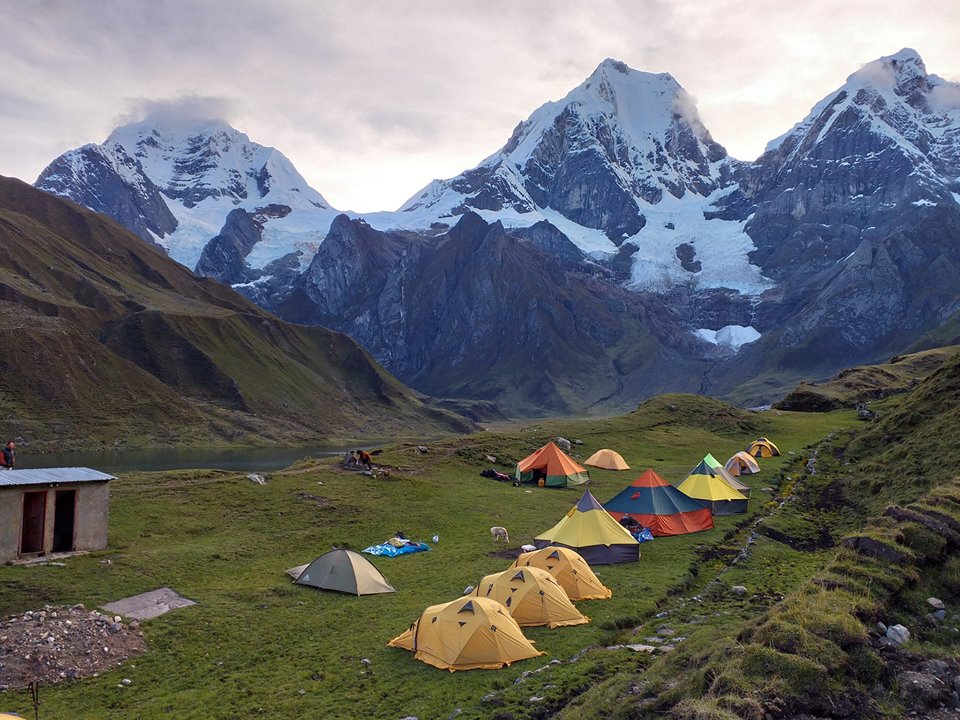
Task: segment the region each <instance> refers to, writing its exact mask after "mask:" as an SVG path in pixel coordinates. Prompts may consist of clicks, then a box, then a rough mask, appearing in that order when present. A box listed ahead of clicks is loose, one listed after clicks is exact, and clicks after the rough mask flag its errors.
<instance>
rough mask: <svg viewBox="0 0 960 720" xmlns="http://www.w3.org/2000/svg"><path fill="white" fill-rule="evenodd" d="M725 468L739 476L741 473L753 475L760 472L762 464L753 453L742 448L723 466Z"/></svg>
mask: <svg viewBox="0 0 960 720" xmlns="http://www.w3.org/2000/svg"><path fill="white" fill-rule="evenodd" d="M723 469H724V470H726V471H727V472H728V473H730V474H731V475H733V476H734V477H739V476H741V475H753V474H754V473H758V472H760V464H759V463H758V462H757V461H756V460H754V458H753V455H751V454H750V453H748V452H745V451H743V450H741V451H740V452H738V453H737V454H736V455H733V456H731V457H730V459H729V460H727V464H726V465H724V466H723Z"/></svg>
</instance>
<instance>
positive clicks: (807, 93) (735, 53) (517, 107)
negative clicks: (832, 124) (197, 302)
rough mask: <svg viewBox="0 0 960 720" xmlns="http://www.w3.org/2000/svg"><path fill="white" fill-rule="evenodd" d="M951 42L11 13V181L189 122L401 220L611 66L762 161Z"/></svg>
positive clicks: (171, 7) (16, 2) (620, 5)
mask: <svg viewBox="0 0 960 720" xmlns="http://www.w3.org/2000/svg"><path fill="white" fill-rule="evenodd" d="M958 28H960V3H958V2H955V0H915V1H914V2H912V3H905V2H902V0H901V1H899V2H886V1H884V0H848V1H847V2H836V1H835V0H807V2H805V3H797V2H796V0H739V1H734V0H709V1H706V2H703V1H700V0H583V1H582V2H574V1H573V0H522V1H521V0H484V1H483V2H478V1H477V0H469V1H463V2H458V1H457V0H403V1H402V2H400V1H399V0H397V1H387V0H382V1H379V2H378V1H374V0H371V1H369V2H358V1H357V0H269V1H264V0H257V1H256V2H254V1H253V0H0V174H3V175H12V176H16V177H20V178H22V179H24V180H27V181H28V182H32V181H33V180H35V179H36V176H37V175H38V174H39V172H40V171H41V170H42V169H43V168H44V167H45V166H46V164H47V163H49V162H50V161H51V160H52V159H53V158H54V157H56V156H57V155H59V154H60V153H62V152H63V151H65V150H68V149H70V148H73V147H77V146H79V145H82V144H84V143H88V142H102V141H103V140H104V139H105V138H106V136H107V135H108V134H109V132H110V131H111V130H112V128H113V127H114V126H115V125H116V124H118V123H121V122H125V121H129V120H135V119H140V118H141V117H142V116H143V114H144V113H145V112H147V111H150V110H154V111H163V112H169V111H171V109H173V108H187V109H189V110H190V111H191V112H193V113H199V114H204V113H215V114H217V115H219V116H221V117H223V119H225V120H227V121H229V122H230V123H231V124H233V125H234V126H235V127H237V128H238V129H240V130H242V131H244V132H246V133H247V134H248V135H249V136H250V138H251V139H252V140H254V141H255V142H259V143H261V144H264V145H272V146H274V147H277V148H279V149H280V150H281V151H283V152H284V154H286V155H287V156H288V157H289V158H290V159H291V160H293V162H294V163H295V164H296V166H297V168H298V169H299V170H300V172H301V173H302V174H303V175H304V176H305V177H306V178H307V180H308V181H309V182H310V184H311V185H312V186H313V187H315V188H316V189H317V190H318V191H320V192H321V193H323V195H324V196H325V197H326V198H327V199H328V200H329V201H330V202H331V203H333V205H334V206H336V207H338V208H340V209H354V210H361V211H368V210H382V209H394V208H396V207H397V206H399V205H400V203H401V202H403V201H404V200H406V199H407V198H408V197H409V196H411V195H412V194H413V193H414V192H416V191H417V190H418V189H419V188H421V187H422V186H423V185H425V184H426V183H427V182H428V181H430V180H431V179H433V178H435V177H450V176H453V175H456V174H458V173H459V172H461V171H462V170H464V169H467V168H469V167H472V166H474V165H476V164H477V163H479V162H480V161H481V160H482V159H483V158H484V157H486V156H487V155H489V154H490V153H492V152H494V151H495V150H497V149H498V148H499V147H500V146H502V145H503V143H504V142H506V140H507V138H508V137H509V135H510V133H511V131H512V130H513V128H514V126H515V125H516V124H517V123H518V122H519V121H521V120H523V119H524V118H525V117H527V116H528V115H529V114H530V113H531V112H532V111H533V110H534V109H536V108H537V107H538V106H539V105H541V104H542V103H544V102H546V101H548V100H556V99H558V98H560V97H562V96H564V95H565V94H566V93H567V92H568V91H570V90H571V89H572V88H573V87H575V86H576V85H578V84H580V83H581V82H582V81H583V80H584V78H586V77H587V76H588V75H589V74H590V73H591V72H592V71H593V69H594V68H595V67H596V65H597V64H598V63H599V62H600V61H601V60H603V59H604V58H606V57H614V58H617V59H620V60H623V61H625V62H626V63H627V64H628V65H630V66H631V67H633V68H636V69H638V70H646V71H650V72H669V73H671V74H672V75H673V76H674V77H676V78H677V80H678V81H679V82H680V84H681V85H683V86H684V87H685V88H686V89H687V91H688V92H689V93H690V94H691V95H692V96H693V98H694V99H695V100H696V102H697V105H698V108H699V110H700V114H701V117H702V118H703V121H704V124H705V125H706V127H707V128H708V129H709V130H710V132H711V133H712V135H713V137H714V139H716V140H717V141H718V142H720V143H721V144H723V145H725V146H726V147H727V149H728V150H729V151H730V153H731V154H732V155H734V156H735V157H738V158H741V159H745V160H751V159H753V158H755V157H756V156H757V155H759V154H760V152H761V151H762V150H763V147H764V145H765V144H766V143H767V141H769V140H771V139H772V138H774V137H776V136H778V135H780V134H782V133H783V132H785V131H786V130H788V129H789V128H790V126H791V125H792V124H793V123H795V122H797V121H799V120H800V119H802V118H803V116H804V115H805V114H806V113H807V111H808V110H809V109H810V107H812V106H813V105H814V104H815V103H816V102H817V101H818V100H820V99H821V98H822V97H823V96H824V95H826V94H827V93H829V92H830V91H831V90H834V89H835V88H837V87H838V86H839V85H841V84H842V83H843V82H844V80H845V79H846V77H847V76H848V75H849V74H850V73H852V72H854V71H855V70H856V69H857V68H858V67H859V66H860V65H862V64H863V63H865V62H869V61H870V60H874V59H876V58H877V57H880V56H881V55H889V54H892V53H894V52H896V51H898V50H900V49H901V48H902V47H913V48H915V49H916V50H917V51H918V52H919V53H920V55H921V56H922V57H923V59H924V61H925V63H926V66H927V70H928V72H931V73H936V74H938V75H940V76H941V77H944V78H946V79H948V80H960V53H958V52H957V49H956V31H957V29H958ZM948 100H949V101H953V98H944V101H948Z"/></svg>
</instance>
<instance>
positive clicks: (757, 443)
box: [747, 437, 780, 458]
mask: <svg viewBox="0 0 960 720" xmlns="http://www.w3.org/2000/svg"><path fill="white" fill-rule="evenodd" d="M747 452H748V453H750V454H751V455H753V456H754V457H767V458H768V457H775V456H777V455H779V454H780V448H778V447H777V446H776V445H774V444H773V443H772V442H770V441H769V440H767V439H766V438H765V437H762V438H757V439H756V440H754V441H753V442H752V443H750V444H749V445H748V446H747Z"/></svg>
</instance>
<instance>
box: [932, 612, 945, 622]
mask: <svg viewBox="0 0 960 720" xmlns="http://www.w3.org/2000/svg"><path fill="white" fill-rule="evenodd" d="M931 615H933V617H935V618H936V619H937V620H941V621H943V620H946V618H947V611H946V610H934V611H933V612H932V613H931Z"/></svg>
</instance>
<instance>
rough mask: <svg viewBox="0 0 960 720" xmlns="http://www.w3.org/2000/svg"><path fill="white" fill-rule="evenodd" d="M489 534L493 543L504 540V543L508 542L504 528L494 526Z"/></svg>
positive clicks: (507, 535) (508, 536) (508, 534)
mask: <svg viewBox="0 0 960 720" xmlns="http://www.w3.org/2000/svg"><path fill="white" fill-rule="evenodd" d="M490 534H491V535H493V541H494V542H500V541H501V540H504V541H505V542H510V533H508V532H507V529H506V528H505V527H500V526H499V525H496V526H494V527H492V528H490Z"/></svg>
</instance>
